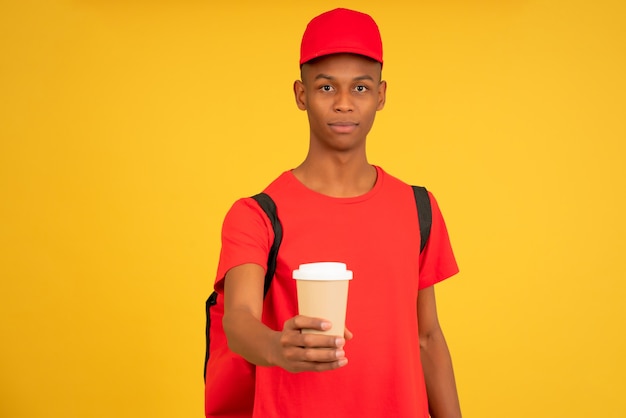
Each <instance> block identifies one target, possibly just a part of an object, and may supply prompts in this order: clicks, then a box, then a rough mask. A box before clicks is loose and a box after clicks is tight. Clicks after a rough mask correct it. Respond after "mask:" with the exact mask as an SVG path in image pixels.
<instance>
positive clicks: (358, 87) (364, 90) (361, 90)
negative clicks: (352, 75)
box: [354, 85, 368, 93]
mask: <svg viewBox="0 0 626 418" xmlns="http://www.w3.org/2000/svg"><path fill="white" fill-rule="evenodd" d="M354 90H356V91H357V92H359V93H364V92H366V91H367V90H368V88H367V86H363V85H358V86H356V87H355V88H354Z"/></svg>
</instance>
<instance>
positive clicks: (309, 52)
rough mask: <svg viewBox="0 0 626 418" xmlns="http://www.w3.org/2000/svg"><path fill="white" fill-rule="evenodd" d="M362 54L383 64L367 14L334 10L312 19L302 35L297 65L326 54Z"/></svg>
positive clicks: (377, 36)
mask: <svg viewBox="0 0 626 418" xmlns="http://www.w3.org/2000/svg"><path fill="white" fill-rule="evenodd" d="M342 52H343V53H350V54H358V55H364V56H366V57H369V58H372V59H373V60H376V61H378V62H380V63H381V64H382V63H383V42H382V40H381V39H380V32H379V30H378V25H376V22H374V19H372V17H371V16H369V15H367V14H365V13H361V12H357V11H354V10H348V9H335V10H331V11H329V12H326V13H322V14H321V15H319V16H317V17H315V18H313V20H311V21H310V22H309V24H308V25H307V27H306V30H305V31H304V35H303V36H302V44H301V45H300V65H302V64H304V63H305V62H307V61H310V60H312V59H315V58H319V57H323V56H325V55H330V54H339V53H342Z"/></svg>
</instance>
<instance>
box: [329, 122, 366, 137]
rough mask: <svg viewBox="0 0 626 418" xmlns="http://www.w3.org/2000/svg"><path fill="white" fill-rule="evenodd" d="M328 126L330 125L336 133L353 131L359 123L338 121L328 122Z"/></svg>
mask: <svg viewBox="0 0 626 418" xmlns="http://www.w3.org/2000/svg"><path fill="white" fill-rule="evenodd" d="M328 126H330V129H332V130H333V131H335V132H337V133H343V134H347V133H350V132H352V131H354V130H355V129H356V128H357V127H358V126H359V124H358V123H357V122H350V121H338V122H331V123H329V124H328Z"/></svg>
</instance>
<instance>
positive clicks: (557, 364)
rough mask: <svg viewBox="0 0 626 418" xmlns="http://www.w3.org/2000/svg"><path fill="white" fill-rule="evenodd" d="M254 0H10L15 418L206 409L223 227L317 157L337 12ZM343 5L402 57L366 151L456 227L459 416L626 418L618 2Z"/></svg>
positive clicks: (625, 152) (3, 184) (5, 290)
mask: <svg viewBox="0 0 626 418" xmlns="http://www.w3.org/2000/svg"><path fill="white" fill-rule="evenodd" d="M261 3H267V4H266V5H265V6H259V5H257V2H252V1H248V2H245V4H244V2H215V1H210V0H209V1H205V2H201V1H192V0H187V1H169V2H168V1H158V2H152V1H106V0H74V1H61V0H59V1H56V2H44V1H41V2H36V1H33V0H28V1H25V0H21V1H9V0H2V1H0V141H1V142H0V188H1V189H0V193H1V194H0V196H1V201H0V219H1V227H0V250H1V251H0V278H1V281H0V341H1V342H0V416H1V417H3V418H4V417H6V418H37V417H63V418H68V417H76V418H79V417H80V418H83V417H94V418H95V417H119V418H124V417H133V418H135V417H153V418H156V417H164V418H165V417H168V418H169V417H198V418H199V417H201V416H202V408H203V404H202V402H203V400H202V390H203V385H202V377H201V369H202V362H203V356H204V336H203V333H204V328H203V327H204V313H203V309H204V308H203V303H204V299H205V298H206V296H207V294H208V293H209V289H210V286H211V282H212V280H213V274H214V272H215V269H216V263H217V258H218V251H219V230H220V226H221V220H222V217H223V215H224V214H225V211H226V210H227V209H228V207H229V206H230V204H231V203H232V201H233V200H234V199H235V198H237V197H239V196H244V195H250V194H253V193H255V192H257V191H259V190H261V189H262V187H263V186H264V185H265V184H266V183H268V182H269V181H270V180H271V179H273V178H274V177H275V176H276V175H278V174H279V173H280V172H281V171H282V170H284V169H287V168H291V167H294V166H295V165H297V164H298V163H299V162H300V160H301V159H302V158H303V156H304V152H305V151H306V142H307V125H306V117H305V115H304V114H303V113H301V112H299V111H298V110H297V109H296V107H295V105H294V102H293V99H292V95H291V84H292V81H293V80H294V79H295V78H296V77H297V76H298V67H297V59H298V47H299V37H300V34H301V33H302V30H303V29H304V26H305V25H306V22H307V21H308V20H309V18H311V17H312V16H314V15H315V14H317V13H319V12H322V11H324V10H326V9H329V8H332V7H335V6H336V5H337V3H335V2H329V1H317V2H283V3H281V2H277V1H273V2H272V1H270V2H259V3H258V4H261ZM411 3H416V4H414V5H411ZM341 5H342V6H347V7H353V8H359V9H361V10H363V11H366V12H369V13H371V14H372V15H373V16H374V17H375V18H376V19H377V20H378V22H379V24H380V26H381V31H382V34H383V37H384V42H385V47H386V50H385V54H386V63H385V68H384V76H385V78H386V79H387V80H388V82H389V92H388V93H389V94H388V103H387V107H386V108H385V110H384V111H383V112H381V113H380V114H379V117H378V119H377V125H376V126H375V128H374V130H373V132H372V134H371V136H370V146H369V152H370V160H371V161H372V162H374V163H376V164H379V165H382V166H383V167H385V168H386V169H387V171H389V172H391V173H392V174H395V175H397V176H399V177H402V178H403V179H405V180H406V181H407V182H411V183H417V184H425V185H427V186H428V187H429V188H430V189H431V190H433V191H434V192H435V194H436V195H437V196H438V199H439V201H440V204H441V206H442V208H443V210H444V214H445V215H446V219H447V222H448V226H449V229H450V232H451V234H452V237H453V243H454V245H455V250H456V254H457V256H458V259H459V263H460V265H461V268H462V273H461V274H460V275H459V276H458V277H457V278H456V279H452V280H450V281H448V282H446V283H444V284H441V285H440V286H439V288H438V289H439V290H438V296H439V308H440V315H441V319H442V322H443V324H444V327H445V330H446V333H447V337H448V340H449V344H450V346H451V349H452V351H453V354H454V361H455V367H456V373H457V379H458V385H459V391H460V396H461V401H462V404H463V408H464V412H465V417H466V418H473V417H481V418H487V417H493V418H502V417H506V418H528V417H546V418H554V417H564V418H565V417H566V418H576V417H581V418H582V417H592V416H593V417H603V418H607V417H616V418H617V417H624V416H626V398H624V395H623V393H624V390H625V389H626V386H625V385H624V375H626V361H625V360H624V357H623V356H624V353H626V337H625V336H624V331H625V330H626V314H625V312H624V300H625V299H626V277H625V274H624V273H625V268H624V262H623V260H624V255H623V254H624V252H625V250H626V247H625V245H624V238H625V235H626V221H625V220H624V217H625V216H626V215H625V213H626V204H625V198H624V192H625V190H626V172H625V169H624V166H625V165H626V161H625V157H626V145H625V142H626V123H625V119H626V118H625V116H626V103H625V101H626V99H625V98H626V82H625V79H626V77H625V75H626V6H625V4H624V2H623V1H621V0H614V1H610V0H598V1H593V2H591V1H582V0H573V1H543V2H542V1H532V0H526V1H524V0H511V1H505V0H502V1H496V0H456V1H452V0H450V1H441V2H439V1H432V0H431V1H418V2H409V1H393V0H392V1H384V2H380V1H345V2H343V3H341Z"/></svg>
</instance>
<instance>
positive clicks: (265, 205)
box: [204, 193, 283, 380]
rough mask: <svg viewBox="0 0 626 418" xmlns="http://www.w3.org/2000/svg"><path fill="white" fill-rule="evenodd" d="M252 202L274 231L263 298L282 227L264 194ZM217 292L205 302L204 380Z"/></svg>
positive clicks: (274, 265)
mask: <svg viewBox="0 0 626 418" xmlns="http://www.w3.org/2000/svg"><path fill="white" fill-rule="evenodd" d="M252 198H253V199H254V200H256V201H257V203H258V204H259V206H260V207H261V209H263V212H265V214H266V215H267V217H268V218H269V220H270V222H271V223H272V229H273V230H274V242H273V244H272V248H270V253H269V256H268V257H267V271H266V273H265V283H264V285H263V297H264V298H265V296H266V295H267V291H268V290H269V289H270V285H271V284H272V279H273V278H274V273H275V272H276V259H277V257H278V248H279V247H280V243H281V242H282V240H283V227H282V225H281V223H280V219H278V214H277V213H276V204H275V203H274V201H273V200H272V198H271V197H269V196H268V195H267V194H265V193H259V194H257V195H254V196H252ZM217 296H218V294H217V292H215V291H213V293H211V295H210V296H209V298H208V299H207V301H206V306H205V308H206V352H205V356H204V378H205V380H206V366H207V364H208V362H209V350H210V348H211V334H210V329H211V312H210V309H211V307H212V306H213V305H215V304H216V303H217Z"/></svg>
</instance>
